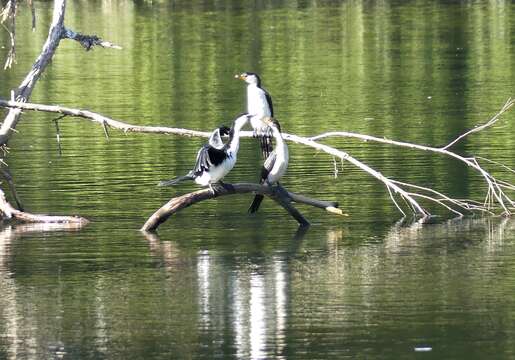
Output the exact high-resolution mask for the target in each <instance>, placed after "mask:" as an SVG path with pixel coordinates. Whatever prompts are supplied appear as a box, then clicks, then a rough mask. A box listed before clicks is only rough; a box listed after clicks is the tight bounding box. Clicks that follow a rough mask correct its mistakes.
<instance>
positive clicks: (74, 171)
mask: <svg viewBox="0 0 515 360" xmlns="http://www.w3.org/2000/svg"><path fill="white" fill-rule="evenodd" d="M36 9H37V14H38V29H37V31H36V32H35V33H32V32H31V31H30V29H29V23H30V16H29V13H28V11H27V10H26V8H25V7H23V6H20V10H19V13H20V15H19V19H18V24H17V37H18V41H19V45H18V50H17V54H18V64H17V65H16V66H15V67H14V68H13V69H12V70H8V71H2V72H0V96H1V97H3V98H6V97H8V96H9V90H10V89H11V88H13V87H15V86H16V85H17V84H18V83H19V82H20V81H21V78H22V77H23V76H24V74H25V73H26V72H27V70H28V69H29V68H30V65H31V63H32V62H33V60H34V58H35V57H36V56H37V54H38V52H39V49H40V48H41V45H42V43H43V41H44V39H45V37H46V32H47V31H46V29H47V25H48V23H49V21H50V17H51V4H50V3H47V2H36ZM514 16H515V6H514V5H513V4H512V3H511V2H509V1H497V2H459V3H455V2H446V1H436V2H435V1H413V2H408V3H406V2H401V1H399V2H397V1H390V2H374V1H372V2H370V1H352V2H339V1H331V2H324V1H322V2H320V1H279V2H266V1H258V2H251V1H242V2H230V1H219V2H202V1H176V2H172V3H170V4H169V3H168V2H162V3H161V2H153V3H150V2H130V1H113V2H103V1H96V2H81V1H70V2H69V3H68V8H67V15H66V23H67V26H69V27H71V28H73V29H74V30H76V31H80V32H83V33H96V34H98V35H99V36H102V37H104V38H106V39H108V40H110V41H112V42H114V43H117V44H120V45H121V46H123V51H114V50H102V49H95V50H94V51H91V52H88V53H85V52H84V51H83V50H81V49H80V47H79V46H78V44H75V43H72V42H68V41H63V42H62V43H61V46H60V47H59V50H58V52H57V53H56V55H55V58H54V60H53V62H52V64H51V66H50V67H49V68H48V69H47V70H46V72H45V74H44V76H43V77H42V79H41V80H40V81H39V82H38V84H37V86H36V89H35V91H34V94H33V97H32V100H33V101H34V102H41V103H49V104H61V105H66V106H71V107H77V108H87V109H90V110H93V111H97V112H100V113H102V114H105V115H107V116H110V117H113V118H116V119H120V120H124V121H126V122H129V123H135V124H145V125H168V126H177V127H187V128H192V129H199V130H210V129H213V128H214V127H216V126H218V125H220V124H221V123H230V121H231V120H232V119H233V118H234V117H235V116H236V114H238V113H240V112H242V111H243V110H244V95H245V93H244V86H243V84H242V83H241V82H238V81H236V80H234V79H233V75H234V74H235V73H238V72H241V71H245V70H248V71H255V72H258V73H259V74H261V76H262V78H263V82H264V85H265V87H266V88H267V89H268V90H269V92H270V93H271V94H272V96H273V98H274V105H275V110H276V113H277V117H278V118H279V120H280V121H281V124H282V126H283V128H284V130H285V131H287V132H291V133H297V134H299V135H315V134H319V133H322V132H325V131H330V130H346V131H354V132H360V133H366V134H370V135H376V136H380V137H383V136H384V137H386V138H391V139H398V140H405V141H411V142H417V143H421V144H428V145H434V146H441V145H444V144H446V143H447V142H449V141H450V140H452V139H453V138H455V137H456V136H457V135H459V134H461V133H463V132H464V131H466V130H467V129H470V128H472V127H473V126H475V125H476V124H478V123H482V122H485V121H487V120H488V119H489V118H490V117H491V116H492V115H493V114H495V113H496V112H497V111H498V110H499V109H500V107H501V105H502V104H503V103H504V102H505V101H506V99H507V98H508V97H509V96H513V95H514V94H513V90H514V86H513V85H514V80H515V75H514V71H515V61H514V59H515V50H514V47H513V39H514V29H515V20H513V19H514V18H515V17H514ZM6 39H7V37H6V34H5V33H1V34H0V40H1V43H2V44H6ZM5 52H6V49H4V48H2V49H0V57H1V58H3V57H4V54H5ZM53 118H54V116H52V115H49V114H36V113H26V114H24V117H23V120H22V122H21V123H20V124H19V126H18V128H17V130H18V131H19V133H18V134H16V135H15V136H14V137H13V139H12V141H11V142H10V144H9V145H10V148H11V151H10V154H9V156H8V163H9V167H10V170H11V172H12V174H13V176H14V178H15V182H16V184H17V187H18V192H19V194H20V196H21V197H22V199H23V201H24V203H25V205H26V207H27V209H28V210H30V211H33V212H42V213H54V214H80V215H82V216H85V217H87V218H89V219H90V220H92V222H91V224H90V225H88V226H87V227H85V228H84V229H80V230H79V229H73V228H55V227H50V228H49V227H46V228H45V227H43V228H42V227H39V226H21V225H18V226H6V227H4V228H3V229H2V230H1V232H0V294H2V295H1V296H0V359H4V358H5V359H41V358H65V359H66V358H68V359H78V358H80V359H102V358H109V359H113V358H117V359H118V358H119V359H141V358H145V359H169V358H241V359H248V358H253V359H265V358H266V359H270V358H279V359H281V358H282V359H290V358H291V359H327V358H352V359H355V358H367V359H413V358H419V357H420V358H422V357H424V358H435V359H444V358H445V359H462V358H463V359H485V358H489V359H494V358H512V357H515V343H514V340H513V339H515V325H514V321H513V318H514V317H515V298H514V297H513V295H512V294H514V293H515V291H514V290H515V289H514V287H515V286H514V285H513V284H515V246H514V240H515V236H514V235H513V234H514V232H513V231H514V223H513V221H512V220H510V219H502V218H480V217H476V218H469V219H465V220H452V219H450V220H446V219H447V215H448V214H445V213H443V212H441V211H440V212H438V211H436V209H433V210H435V211H436V212H437V213H438V214H439V215H441V220H440V221H439V223H438V224H433V225H428V226H421V225H419V224H417V223H411V222H410V221H409V219H408V220H407V221H406V222H404V223H401V222H399V219H400V214H399V213H398V211H397V210H396V208H395V206H393V205H392V203H391V202H390V200H389V196H388V193H387V192H385V189H384V188H383V187H382V185H381V184H378V183H377V182H376V181H375V180H374V179H372V178H370V177H369V176H368V175H366V174H364V173H362V172H361V171H360V170H358V169H356V168H354V167H352V166H351V165H349V164H346V163H344V164H341V165H340V164H337V168H338V174H337V175H338V176H337V177H336V178H335V171H334V163H333V159H332V158H331V157H329V156H326V155H324V154H322V153H316V152H314V151H312V150H311V149H308V148H305V147H302V146H299V145H294V144H292V145H291V146H290V152H291V164H290V167H289V170H288V173H287V176H286V177H285V178H284V181H283V185H284V186H286V187H287V188H289V189H291V190H293V191H297V192H301V193H303V194H306V195H309V196H313V197H319V198H324V199H328V200H337V201H339V202H340V205H341V207H342V208H343V209H344V210H345V212H347V213H349V214H350V216H349V217H345V218H341V217H333V216H329V215H326V214H325V213H324V212H321V211H320V210H319V209H311V208H307V207H302V206H301V207H299V208H300V209H301V211H302V212H303V214H304V215H305V216H306V217H307V218H308V219H309V220H310V221H311V222H312V224H313V225H312V226H311V228H309V230H307V231H299V230H298V229H297V226H296V224H295V222H294V221H293V220H292V219H290V218H288V217H287V216H286V215H285V213H284V212H283V210H282V209H280V208H278V207H277V206H276V205H275V204H273V203H271V202H270V201H265V202H264V203H263V206H262V208H261V209H260V211H259V213H258V214H257V215H256V216H253V217H249V216H247V214H246V209H247V207H248V205H249V204H250V202H251V197H250V196H232V197H227V198H222V199H217V200H216V201H210V202H204V203H202V204H199V205H196V206H193V207H191V208H188V209H187V210H185V211H183V212H181V213H179V214H177V215H176V216H174V217H173V218H172V219H170V220H169V221H168V222H167V223H165V224H163V225H162V227H160V229H159V233H158V234H157V235H148V234H147V235H144V234H141V233H140V232H139V231H138V229H139V228H140V227H141V225H142V224H143V223H144V221H145V220H146V219H147V217H148V216H149V215H150V214H151V213H152V212H153V211H154V210H155V209H157V208H158V207H159V206H161V205H162V204H163V203H164V202H165V201H167V200H168V199H169V198H170V197H172V196H174V195H178V194H182V193H185V192H187V191H190V190H193V189H195V187H194V186H193V185H184V186H181V187H176V188H165V189H163V188H158V187H156V186H155V185H156V184H157V182H158V181H159V180H163V179H168V178H171V177H173V176H176V175H178V174H183V173H185V172H187V171H188V170H189V169H190V167H191V166H192V164H193V158H194V156H195V153H196V150H197V148H198V147H199V146H200V145H201V144H202V143H203V141H204V140H203V139H185V138H178V137H173V136H162V135H143V134H139V135H138V134H129V135H124V134H122V133H118V132H116V131H114V130H113V131H111V132H110V138H109V140H107V139H106V138H105V136H104V132H103V130H102V128H101V127H98V126H96V125H94V124H91V123H88V122H84V121H81V120H76V119H71V118H66V119H64V120H62V121H61V122H60V128H61V138H62V140H61V146H62V155H59V152H58V147H57V143H56V140H55V127H54V124H53V123H52V121H51V120H52V119H53ZM514 132H515V115H514V113H513V112H512V113H508V114H507V115H506V116H504V118H503V121H502V122H501V123H499V124H498V125H496V126H495V127H493V128H491V129H489V130H487V131H484V132H481V133H479V134H475V135H473V136H470V137H468V138H467V139H466V140H465V141H463V142H462V143H460V144H459V145H458V146H457V148H456V149H457V151H459V152H460V153H463V154H471V153H474V154H476V155H480V156H484V157H488V158H491V159H494V160H496V161H500V162H502V163H505V164H507V165H508V166H511V167H515V163H514V161H513V159H514V158H515V138H514V136H513V134H514ZM327 143H328V144H331V145H334V146H337V147H338V148H340V149H342V150H345V151H348V152H349V153H350V154H352V155H353V156H355V157H357V158H358V159H360V160H362V161H364V162H366V163H367V164H369V165H371V166H374V167H376V168H378V169H379V170H380V171H382V172H383V173H384V174H385V175H387V176H392V177H394V178H396V179H399V180H402V181H410V182H414V183H417V184H420V185H424V186H432V187H434V188H436V189H438V190H439V191H442V192H445V193H447V194H450V195H453V196H456V197H467V198H473V199H476V200H482V199H483V197H484V196H485V192H484V188H483V184H482V182H481V178H480V177H478V176H477V175H476V174H474V173H473V172H471V171H470V170H468V169H466V168H465V167H463V166H461V165H460V164H456V163H455V162H453V161H450V160H448V159H445V158H443V157H439V156H433V155H429V154H425V153H417V152H414V151H413V150H400V149H397V148H392V147H388V146H382V145H377V144H369V143H362V142H358V141H355V140H350V139H339V140H330V141H329V140H328V141H327ZM239 156H240V161H239V162H238V165H237V166H236V168H235V169H234V171H233V172H231V174H230V175H229V176H228V178H227V180H228V181H234V182H236V181H255V180H256V177H257V175H258V172H259V171H257V170H256V169H258V168H259V166H260V155H259V150H258V147H257V145H256V143H255V141H252V140H251V139H245V140H243V141H242V146H241V152H240V155H239ZM493 171H494V172H495V174H496V175H499V176H503V178H505V179H506V180H508V181H511V182H512V183H513V182H515V177H514V176H513V174H509V173H502V172H501V171H498V170H493ZM417 348H430V349H431V351H429V352H418V351H415V349H417Z"/></svg>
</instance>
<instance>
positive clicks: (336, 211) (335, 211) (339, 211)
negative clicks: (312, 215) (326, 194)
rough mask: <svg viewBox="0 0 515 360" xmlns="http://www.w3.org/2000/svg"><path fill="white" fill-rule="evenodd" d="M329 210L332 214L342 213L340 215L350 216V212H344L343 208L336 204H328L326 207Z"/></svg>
mask: <svg viewBox="0 0 515 360" xmlns="http://www.w3.org/2000/svg"><path fill="white" fill-rule="evenodd" d="M325 210H326V211H327V212H330V213H332V214H336V215H340V216H349V214H347V213H344V212H343V211H342V209H339V208H336V207H334V206H328V207H326V208H325Z"/></svg>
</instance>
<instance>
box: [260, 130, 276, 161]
mask: <svg viewBox="0 0 515 360" xmlns="http://www.w3.org/2000/svg"><path fill="white" fill-rule="evenodd" d="M259 144H260V146H261V153H262V154H263V159H265V160H266V159H267V158H268V155H270V153H271V152H272V150H273V146H272V138H271V137H270V136H267V135H264V136H260V137H259Z"/></svg>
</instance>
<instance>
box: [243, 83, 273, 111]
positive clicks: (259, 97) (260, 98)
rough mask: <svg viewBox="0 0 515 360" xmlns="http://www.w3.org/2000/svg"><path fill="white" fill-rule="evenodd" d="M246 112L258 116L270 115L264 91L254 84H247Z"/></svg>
mask: <svg viewBox="0 0 515 360" xmlns="http://www.w3.org/2000/svg"><path fill="white" fill-rule="evenodd" d="M247 112H248V113H249V114H250V115H252V116H256V117H259V118H262V117H265V116H272V114H271V113H270V108H269V106H268V102H267V100H266V95H265V92H264V91H263V90H262V89H260V88H258V87H257V86H256V85H249V86H247Z"/></svg>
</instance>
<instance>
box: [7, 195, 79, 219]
mask: <svg viewBox="0 0 515 360" xmlns="http://www.w3.org/2000/svg"><path fill="white" fill-rule="evenodd" d="M0 213H1V214H2V215H3V218H4V219H8V220H17V221H20V222H24V223H75V224H80V225H86V224H87V223H88V222H89V221H88V220H87V219H86V218H83V217H80V216H54V215H42V214H32V213H29V212H25V211H21V210H18V209H16V208H14V207H13V206H12V205H11V204H10V203H9V202H8V201H7V199H6V198H5V194H4V192H3V191H2V190H0Z"/></svg>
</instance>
